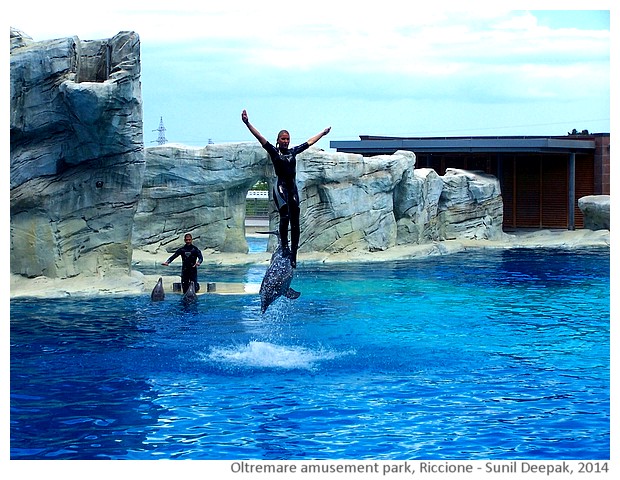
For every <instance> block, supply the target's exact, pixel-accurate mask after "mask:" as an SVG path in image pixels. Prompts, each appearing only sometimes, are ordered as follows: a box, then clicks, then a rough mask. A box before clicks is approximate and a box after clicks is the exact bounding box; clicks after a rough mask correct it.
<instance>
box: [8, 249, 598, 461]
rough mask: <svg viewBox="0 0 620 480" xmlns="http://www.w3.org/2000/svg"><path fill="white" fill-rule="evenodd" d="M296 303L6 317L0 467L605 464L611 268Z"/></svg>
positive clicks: (223, 276) (305, 296) (475, 257)
mask: <svg viewBox="0 0 620 480" xmlns="http://www.w3.org/2000/svg"><path fill="white" fill-rule="evenodd" d="M263 273H264V269H263V268H259V267H251V268H249V269H248V268H239V267H236V268H226V269H225V268H217V269H215V268H214V269H210V270H207V269H205V270H202V272H201V275H203V276H204V277H205V278H204V279H203V282H204V281H205V280H207V278H206V277H208V281H216V282H231V281H232V282H250V283H260V280H261V278H262V275H263ZM293 286H294V287H295V288H296V289H298V290H300V291H301V292H302V296H301V297H300V298H299V299H298V300H295V301H291V300H286V299H281V300H279V301H278V302H277V303H276V304H274V305H273V306H272V307H270V309H269V310H268V311H267V313H266V314H265V315H264V316H261V314H260V301H259V298H258V296H257V295H229V296H223V295H203V296H201V297H200V299H199V303H198V304H197V305H194V306H192V307H190V308H187V307H183V306H182V305H181V304H180V302H179V296H175V295H168V296H167V297H166V300H165V301H164V302H162V303H151V302H150V298H149V295H148V294H145V295H143V296H141V297H130V298H120V299H119V298H116V299H114V298H93V299H80V300H77V299H75V300H71V299H63V300H14V301H12V302H11V458H13V459H97V458H101V459H157V458H179V459H421V458H423V459H472V460H476V459H608V458H609V455H610V450H609V438H610V423H609V409H610V407H609V398H610V397H609V321H610V310H609V251H608V250H604V251H598V250H593V251H589V252H586V253H579V252H572V251H571V252H563V251H559V252H558V251H540V250H515V251H506V252H484V253H463V254H454V255H449V256H443V257H433V258H428V259H425V260H419V261H411V262H393V263H382V264H372V265H361V266H360V265H357V266H331V265H330V266H303V265H302V266H301V267H300V268H299V269H298V271H297V273H296V277H295V279H294V280H293Z"/></svg>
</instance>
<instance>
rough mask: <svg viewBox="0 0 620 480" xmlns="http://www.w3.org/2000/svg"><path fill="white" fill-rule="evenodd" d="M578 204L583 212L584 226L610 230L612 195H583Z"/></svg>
mask: <svg viewBox="0 0 620 480" xmlns="http://www.w3.org/2000/svg"><path fill="white" fill-rule="evenodd" d="M577 204H578V205H579V209H580V210H581V212H582V213H583V226H584V228H587V229H589V230H609V227H610V223H611V222H610V196H609V195H588V196H586V197H581V198H580V199H579V200H578V201H577Z"/></svg>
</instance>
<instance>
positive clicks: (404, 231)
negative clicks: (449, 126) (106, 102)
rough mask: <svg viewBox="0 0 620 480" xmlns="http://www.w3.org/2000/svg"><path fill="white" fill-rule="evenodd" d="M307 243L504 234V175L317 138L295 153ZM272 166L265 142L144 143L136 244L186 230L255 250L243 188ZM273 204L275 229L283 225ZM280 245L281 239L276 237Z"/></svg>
mask: <svg viewBox="0 0 620 480" xmlns="http://www.w3.org/2000/svg"><path fill="white" fill-rule="evenodd" d="M297 160H298V175H297V183H298V188H299V191H300V196H301V238H300V252H302V253H303V252H312V251H314V252H316V251H324V252H330V253H337V252H349V251H359V250H366V251H380V250H386V249H389V248H391V247H394V246H396V245H406V244H419V243H427V242H430V241H437V240H446V239H454V238H467V239H498V238H500V237H501V236H502V235H503V233H502V220H503V206H502V198H501V192H500V188H499V181H498V180H497V179H496V178H495V177H492V176H490V175H485V174H483V173H478V172H470V171H464V170H457V169H449V170H448V171H447V172H446V175H444V176H443V177H440V176H439V175H438V174H437V173H435V171H434V170H432V169H420V170H417V169H415V154H414V153H412V152H407V151H398V152H396V153H395V154H393V155H378V156H374V157H363V156H361V155H355V154H346V153H329V152H324V151H322V150H320V149H316V148H311V149H309V150H307V151H305V152H304V153H302V154H300V155H299V156H298V157H297ZM259 180H265V181H267V182H268V183H269V184H270V187H271V185H272V184H273V180H274V177H273V167H272V166H271V162H270V160H269V157H268V156H267V154H266V152H265V150H264V149H263V148H261V147H260V145H258V144H257V143H255V142H253V143H231V144H222V145H208V146H206V147H204V148H191V147H184V146H175V145H165V146H161V147H150V148H147V149H146V173H145V181H144V187H143V190H142V195H141V199H140V204H139V207H138V211H137V213H136V217H135V222H134V232H133V242H134V248H139V249H142V250H146V251H150V252H153V253H155V252H158V251H161V250H162V249H163V250H166V251H168V252H170V251H173V250H174V249H176V248H178V246H179V245H180V244H181V243H182V242H181V240H182V237H183V234H184V233H186V232H188V233H191V234H192V235H193V237H194V243H195V244H196V245H198V246H199V247H200V248H201V249H203V250H212V251H220V252H240V253H244V252H247V243H246V241H245V231H244V219H245V197H246V194H247V191H248V190H249V189H251V188H252V186H253V185H254V184H255V183H256V182H257V181H259ZM277 222H278V216H277V214H276V212H275V211H272V215H271V218H270V229H271V230H276V229H277ZM272 246H273V244H272Z"/></svg>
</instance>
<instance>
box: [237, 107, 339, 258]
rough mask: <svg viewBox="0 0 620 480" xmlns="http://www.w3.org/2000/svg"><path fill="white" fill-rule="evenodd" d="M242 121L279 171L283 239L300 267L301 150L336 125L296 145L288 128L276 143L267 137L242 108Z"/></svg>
mask: <svg viewBox="0 0 620 480" xmlns="http://www.w3.org/2000/svg"><path fill="white" fill-rule="evenodd" d="M241 121H243V123H245V125H246V126H247V127H248V130H250V132H251V133H252V135H254V137H256V139H257V140H258V141H259V142H260V144H261V146H262V147H263V148H264V149H265V150H267V153H268V154H269V157H270V158H271V162H272V163H273V168H274V170H275V172H276V176H277V177H278V178H277V182H276V185H275V187H274V189H273V199H274V201H275V203H276V208H277V209H278V213H279V214H280V227H279V230H280V241H281V242H282V250H283V253H284V255H285V256H287V255H289V252H290V259H291V266H292V267H293V268H296V267H297V249H298V248H299V234H300V231H299V214H300V209H299V192H298V191H297V184H296V183H295V176H296V173H297V172H296V167H297V159H296V158H295V157H296V155H297V154H299V153H301V152H303V151H304V150H306V149H307V148H308V147H310V146H311V145H314V144H315V143H316V142H318V141H319V140H320V139H321V138H322V137H323V136H325V135H327V134H328V133H329V131H330V130H331V128H332V127H327V128H326V129H325V130H323V131H322V132H320V133H318V134H316V135H315V136H314V137H312V138H309V139H308V140H307V141H306V142H304V143H302V144H301V145H297V146H296V147H292V148H289V143H290V141H291V137H290V134H289V133H288V132H287V131H286V130H280V133H278V138H277V140H276V145H275V147H274V146H273V145H272V144H271V143H269V142H268V141H267V139H266V138H265V137H263V136H262V135H261V133H260V132H259V131H258V130H257V129H256V128H255V127H254V126H253V125H252V124H251V123H250V121H249V120H248V114H247V112H246V111H245V110H244V111H243V112H241ZM289 223H290V225H291V249H290V250H289V248H288V226H289Z"/></svg>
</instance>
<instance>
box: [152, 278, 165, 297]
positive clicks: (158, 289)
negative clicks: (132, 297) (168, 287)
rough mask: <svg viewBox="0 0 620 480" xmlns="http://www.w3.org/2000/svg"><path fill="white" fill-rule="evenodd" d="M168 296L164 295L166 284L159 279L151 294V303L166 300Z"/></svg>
mask: <svg viewBox="0 0 620 480" xmlns="http://www.w3.org/2000/svg"><path fill="white" fill-rule="evenodd" d="M165 296H166V294H165V293H164V284H163V281H162V278H161V277H159V280H157V283H156V284H155V287H153V291H152V292H151V301H153V302H160V301H162V300H163V299H164V298H165Z"/></svg>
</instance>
